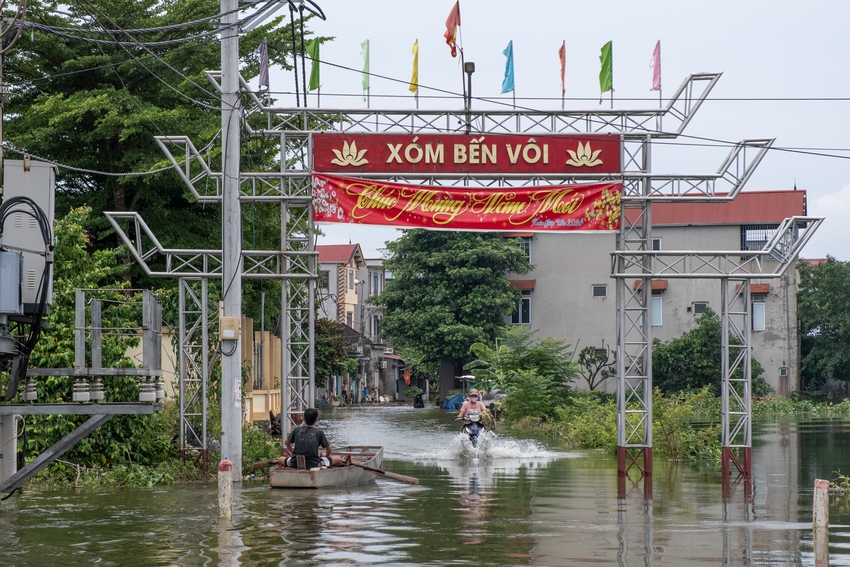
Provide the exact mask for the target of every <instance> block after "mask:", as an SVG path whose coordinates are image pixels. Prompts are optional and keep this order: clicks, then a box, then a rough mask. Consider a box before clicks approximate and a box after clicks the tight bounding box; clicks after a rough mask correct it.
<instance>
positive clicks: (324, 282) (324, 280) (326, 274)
mask: <svg viewBox="0 0 850 567" xmlns="http://www.w3.org/2000/svg"><path fill="white" fill-rule="evenodd" d="M330 281H331V273H330V271H327V270H322V271H320V272H319V288H321V289H328V287H329V286H330Z"/></svg>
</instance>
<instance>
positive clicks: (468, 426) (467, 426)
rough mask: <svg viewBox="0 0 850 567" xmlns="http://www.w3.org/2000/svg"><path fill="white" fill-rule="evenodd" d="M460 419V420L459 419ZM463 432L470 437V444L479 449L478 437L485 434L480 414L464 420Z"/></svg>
mask: <svg viewBox="0 0 850 567" xmlns="http://www.w3.org/2000/svg"><path fill="white" fill-rule="evenodd" d="M458 419H460V418H458ZM461 432H462V433H464V434H465V435H466V436H467V437H469V442H470V443H471V444H472V446H473V447H474V448H476V449H477V448H478V441H479V439H478V437H479V435H481V433H483V432H484V426H483V425H482V424H481V416H480V415H478V414H470V415H468V416H466V419H464V420H463V427H462V428H461Z"/></svg>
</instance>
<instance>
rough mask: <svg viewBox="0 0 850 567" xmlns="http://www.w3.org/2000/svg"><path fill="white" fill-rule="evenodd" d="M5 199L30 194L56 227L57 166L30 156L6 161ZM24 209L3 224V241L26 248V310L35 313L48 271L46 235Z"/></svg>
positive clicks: (49, 298) (50, 283)
mask: <svg viewBox="0 0 850 567" xmlns="http://www.w3.org/2000/svg"><path fill="white" fill-rule="evenodd" d="M3 165H4V168H3V200H4V201H5V200H6V199H9V198H11V197H29V198H30V199H32V200H33V201H35V203H36V204H37V205H38V206H39V207H40V208H41V210H42V211H44V214H45V216H46V217H47V220H48V221H49V222H50V227H51V231H52V228H53V217H54V214H55V187H56V166H55V165H53V164H51V163H45V162H43V161H35V160H30V159H25V160H20V159H7V160H3ZM21 210H22V211H24V212H13V213H12V214H10V215H9V217H8V218H7V219H6V222H5V224H4V227H3V244H4V245H5V246H9V247H10V248H12V249H14V250H22V251H23V253H24V254H23V257H24V260H23V266H22V274H21V275H22V279H23V281H22V286H21V291H22V297H21V299H22V300H23V307H24V313H27V314H31V313H33V312H35V310H36V306H37V304H38V294H39V292H40V290H39V287H40V285H41V282H42V274H43V272H44V256H43V253H44V238H43V237H42V235H41V231H40V230H39V227H38V223H37V222H36V220H35V219H34V218H32V217H31V216H29V215H28V214H26V213H27V212H30V211H29V209H27V208H21ZM49 276H50V277H48V284H47V285H48V286H50V287H49V288H48V292H47V304H48V305H51V304H52V303H53V277H52V274H49Z"/></svg>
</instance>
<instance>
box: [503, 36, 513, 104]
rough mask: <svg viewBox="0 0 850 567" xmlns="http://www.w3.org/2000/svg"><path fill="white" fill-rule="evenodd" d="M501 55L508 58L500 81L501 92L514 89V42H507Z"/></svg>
mask: <svg viewBox="0 0 850 567" xmlns="http://www.w3.org/2000/svg"><path fill="white" fill-rule="evenodd" d="M502 55H504V56H505V57H507V58H508V60H507V62H506V63H505V78H504V80H503V81H502V94H505V93H509V92H511V91H512V90H514V42H513V40H511V41H509V42H508V46H507V47H506V48H505V50H504V51H502Z"/></svg>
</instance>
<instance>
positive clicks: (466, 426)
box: [457, 388, 487, 445]
mask: <svg viewBox="0 0 850 567" xmlns="http://www.w3.org/2000/svg"><path fill="white" fill-rule="evenodd" d="M480 397H481V395H480V394H479V392H478V390H477V389H475V388H470V390H469V397H468V398H467V400H466V401H465V402H463V405H462V406H461V407H460V413H459V414H458V416H457V419H462V420H463V429H462V431H464V432H466V433H468V434H469V439H470V441H472V444H473V445H478V435H479V434H480V433H481V432H482V431H483V430H484V425H482V424H481V415H482V414H484V413H486V412H487V406H485V405H484V402H482V401H481V400H480Z"/></svg>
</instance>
